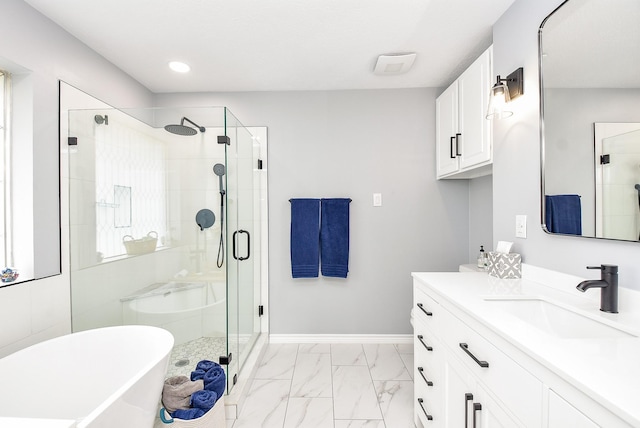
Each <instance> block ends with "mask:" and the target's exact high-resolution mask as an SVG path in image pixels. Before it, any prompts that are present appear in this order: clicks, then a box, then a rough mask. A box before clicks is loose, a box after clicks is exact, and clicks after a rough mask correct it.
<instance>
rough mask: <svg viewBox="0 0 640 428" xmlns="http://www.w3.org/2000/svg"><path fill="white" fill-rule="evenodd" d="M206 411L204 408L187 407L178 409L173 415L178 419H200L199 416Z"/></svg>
mask: <svg viewBox="0 0 640 428" xmlns="http://www.w3.org/2000/svg"><path fill="white" fill-rule="evenodd" d="M198 392H199V391H198ZM205 413H206V411H204V410H202V409H198V408H191V409H186V410H185V409H178V410H176V411H175V412H173V413H171V417H173V418H176V419H184V420H189V419H198V418H200V417H202V416H203V415H204V414H205Z"/></svg>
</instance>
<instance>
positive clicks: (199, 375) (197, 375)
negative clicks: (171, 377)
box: [191, 369, 207, 380]
mask: <svg viewBox="0 0 640 428" xmlns="http://www.w3.org/2000/svg"><path fill="white" fill-rule="evenodd" d="M206 373H207V372H206V371H205V370H202V369H196V370H194V371H192V372H191V380H200V379H204V375H205V374H206Z"/></svg>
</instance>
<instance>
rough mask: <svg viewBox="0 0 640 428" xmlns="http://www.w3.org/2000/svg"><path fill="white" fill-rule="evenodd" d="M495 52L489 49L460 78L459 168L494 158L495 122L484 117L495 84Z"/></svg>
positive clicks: (486, 161) (488, 161)
mask: <svg viewBox="0 0 640 428" xmlns="http://www.w3.org/2000/svg"><path fill="white" fill-rule="evenodd" d="M492 52H493V49H492V48H489V49H487V50H486V51H485V52H484V53H483V54H482V55H481V56H480V57H479V58H478V59H477V60H476V61H475V62H474V63H473V64H471V66H470V67H469V68H468V69H467V70H465V72H464V73H463V74H462V75H461V76H460V77H459V78H458V103H459V106H458V112H459V113H458V114H459V117H458V133H460V136H459V137H458V138H459V140H460V145H461V149H460V169H465V168H469V167H472V166H475V165H480V164H483V163H490V162H491V161H492V160H493V155H492V149H491V140H492V132H491V131H492V126H491V125H492V123H491V121H489V120H486V119H485V116H486V113H487V105H488V102H489V91H490V89H491V86H492V81H493V78H492V76H491V73H492V67H491V64H492Z"/></svg>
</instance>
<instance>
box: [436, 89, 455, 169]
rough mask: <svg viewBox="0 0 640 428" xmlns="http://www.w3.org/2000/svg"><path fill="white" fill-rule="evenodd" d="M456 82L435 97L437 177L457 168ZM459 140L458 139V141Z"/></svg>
mask: <svg viewBox="0 0 640 428" xmlns="http://www.w3.org/2000/svg"><path fill="white" fill-rule="evenodd" d="M457 132H458V84H457V82H455V83H453V84H452V85H451V86H449V87H448V88H447V89H446V90H445V91H444V92H443V93H442V95H440V96H439V97H438V98H437V99H436V162H437V175H438V178H440V177H442V176H444V175H447V174H450V173H452V172H456V171H457V170H458V156H457V154H456V149H459V147H456V133H457ZM458 142H459V141H458Z"/></svg>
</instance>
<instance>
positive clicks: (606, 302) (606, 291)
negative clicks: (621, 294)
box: [576, 265, 618, 314]
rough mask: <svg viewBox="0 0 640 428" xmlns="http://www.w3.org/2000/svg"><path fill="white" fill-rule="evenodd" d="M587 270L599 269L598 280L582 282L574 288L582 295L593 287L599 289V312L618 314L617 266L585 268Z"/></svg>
mask: <svg viewBox="0 0 640 428" xmlns="http://www.w3.org/2000/svg"><path fill="white" fill-rule="evenodd" d="M587 269H600V271H601V274H600V279H592V280H588V281H582V282H581V283H580V284H578V286H577V287H576V288H577V289H578V290H580V291H582V292H583V293H584V292H585V291H586V290H588V289H590V288H593V287H597V288H600V310H601V311H603V312H609V313H612V314H617V313H618V266H616V265H600V266H587Z"/></svg>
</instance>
